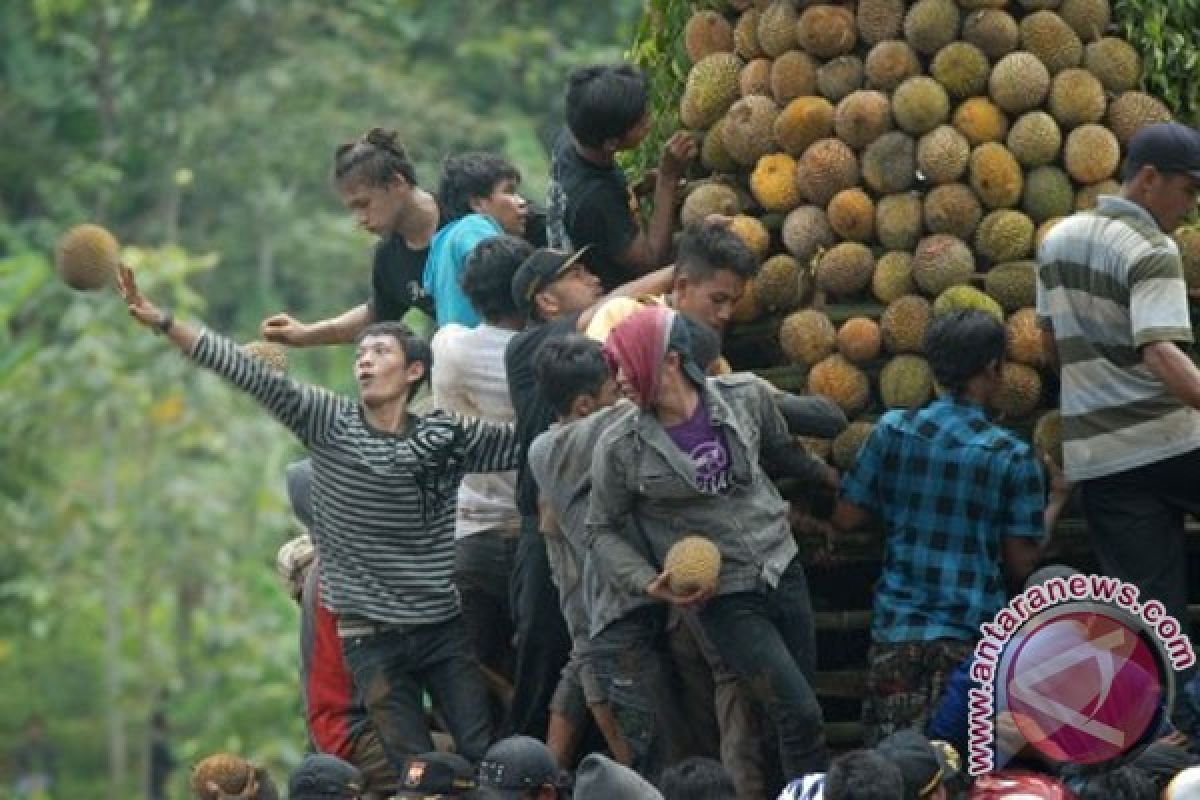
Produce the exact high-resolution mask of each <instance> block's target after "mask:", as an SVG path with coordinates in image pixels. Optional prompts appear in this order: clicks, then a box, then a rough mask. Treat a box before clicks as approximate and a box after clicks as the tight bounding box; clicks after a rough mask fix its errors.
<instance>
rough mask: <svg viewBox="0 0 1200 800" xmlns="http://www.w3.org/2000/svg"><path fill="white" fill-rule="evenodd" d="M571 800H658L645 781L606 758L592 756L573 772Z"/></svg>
mask: <svg viewBox="0 0 1200 800" xmlns="http://www.w3.org/2000/svg"><path fill="white" fill-rule="evenodd" d="M572 797H573V798H574V800H662V795H661V794H659V792H658V790H657V789H655V788H654V787H653V786H651V785H650V784H649V783H647V782H646V779H645V778H643V777H642V776H641V775H638V774H637V773H636V772H634V771H633V770H631V769H630V768H629V767H626V766H624V765H622V764H618V763H617V762H615V761H613V760H612V759H611V758H609V757H608V756H604V755H601V754H600V753H592V754H591V755H589V756H588V757H587V758H585V759H583V761H581V762H580V763H579V769H578V770H577V771H576V772H575V791H574V793H573V794H572Z"/></svg>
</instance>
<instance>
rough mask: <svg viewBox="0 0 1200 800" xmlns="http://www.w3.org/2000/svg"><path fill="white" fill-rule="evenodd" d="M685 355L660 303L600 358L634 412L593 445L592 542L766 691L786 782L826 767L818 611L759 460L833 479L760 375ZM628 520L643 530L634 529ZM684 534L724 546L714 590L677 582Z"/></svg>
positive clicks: (617, 334) (631, 587) (781, 506)
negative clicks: (816, 685) (674, 549)
mask: <svg viewBox="0 0 1200 800" xmlns="http://www.w3.org/2000/svg"><path fill="white" fill-rule="evenodd" d="M690 352H691V349H690V342H689V340H688V331H687V327H686V325H685V324H684V322H683V319H682V318H681V317H680V316H679V315H678V314H677V313H676V312H674V311H672V310H670V309H667V308H663V307H657V306H649V307H646V308H645V309H642V310H640V311H638V312H636V313H635V314H633V315H631V316H630V317H628V318H627V319H625V320H624V321H623V322H621V323H620V324H619V325H618V326H617V327H616V328H614V329H613V331H612V332H611V333H610V334H609V337H608V340H607V342H606V344H605V353H606V356H607V357H608V359H609V361H610V364H611V366H612V368H613V370H614V372H615V373H616V375H617V383H618V384H619V385H620V387H621V389H622V391H623V392H624V393H625V395H626V396H627V397H628V398H629V399H630V400H632V401H633V406H631V407H630V409H629V410H628V411H627V412H626V413H623V414H621V415H619V416H617V417H616V418H614V419H613V421H612V423H611V425H610V427H609V428H608V430H606V431H605V433H604V435H603V436H602V437H601V438H600V440H599V442H598V443H597V446H596V451H595V454H594V457H593V460H592V495H591V503H590V507H589V512H588V521H587V544H588V546H589V547H590V548H591V549H592V551H593V553H594V554H595V555H596V557H597V559H598V562H599V564H600V565H601V568H603V569H604V570H605V571H606V572H609V573H611V575H612V576H613V577H614V578H615V579H616V580H617V581H619V582H620V583H621V584H622V586H623V587H624V588H625V589H627V590H628V591H630V592H633V593H636V594H641V595H644V596H648V597H651V598H654V599H656V600H659V601H663V602H667V603H671V604H673V605H678V606H684V607H691V608H694V609H696V613H697V618H698V619H699V621H700V624H701V626H702V628H703V629H704V632H705V633H706V634H707V635H708V637H709V638H710V639H711V641H712V642H713V644H714V645H715V646H716V648H717V650H718V651H719V653H720V655H721V657H722V658H723V659H724V660H725V661H726V662H727V663H728V664H729V665H730V666H731V667H732V668H733V669H734V670H735V671H736V672H737V673H738V674H739V675H741V676H743V677H744V678H746V679H748V681H749V683H750V684H751V685H753V686H755V687H756V688H759V689H761V690H762V691H763V692H764V693H765V696H764V697H763V700H764V703H765V705H766V707H767V708H769V709H771V710H772V711H773V712H774V714H773V716H774V720H773V721H774V723H775V726H776V732H777V735H778V741H779V749H780V756H781V762H782V766H783V769H784V772H785V774H788V775H802V774H805V773H808V772H819V771H822V770H823V769H824V768H825V766H826V761H827V758H828V756H827V752H826V748H825V738H824V732H823V721H822V716H821V708H820V706H819V705H818V703H817V699H816V695H815V694H814V693H813V690H812V685H811V684H812V677H813V672H814V669H815V665H816V652H815V650H816V645H815V633H814V630H813V617H812V607H811V604H810V601H809V596H808V586H807V583H806V580H805V576H804V569H803V567H802V566H801V564H800V561H799V559H798V558H796V553H797V548H796V543H795V540H794V538H793V536H792V532H791V529H790V527H789V524H788V505H787V503H786V502H785V501H784V500H783V499H782V498H781V497H780V496H779V493H778V491H776V489H775V486H774V484H772V482H771V481H770V479H769V478H768V477H767V475H766V473H765V472H764V470H763V468H762V466H761V465H760V461H763V460H766V461H770V462H771V463H772V464H773V465H774V466H775V467H776V468H777V469H779V470H780V471H782V472H785V473H787V474H789V475H792V476H795V477H797V478H800V479H802V480H808V481H812V482H823V483H826V484H829V485H836V482H837V479H836V476H835V474H834V473H833V472H832V470H830V469H829V468H828V467H826V466H825V465H824V464H823V463H821V462H819V461H817V460H816V459H813V458H812V457H811V456H809V455H807V453H805V452H804V451H803V450H802V449H800V448H797V447H795V446H794V444H793V441H792V437H791V436H790V435H789V434H788V431H787V426H786V424H785V423H784V420H783V418H782V416H781V415H780V413H779V411H778V408H777V407H776V405H775V403H774V401H773V399H772V397H771V393H770V390H769V389H768V388H767V387H766V386H765V384H764V383H763V382H762V381H760V380H759V379H757V378H756V377H754V376H753V375H736V374H735V375H727V376H721V377H717V378H706V377H705V375H704V372H703V370H701V368H700V367H699V366H698V365H697V364H696V363H695V361H694V360H693V359H692V357H691V355H690ZM631 515H632V516H633V521H634V522H635V523H636V524H635V525H633V526H627V525H626V522H627V521H629V518H630V516H631ZM689 534H700V535H703V536H706V537H707V538H709V539H711V540H712V541H713V543H714V544H716V546H717V548H718V550H720V553H721V570H720V577H719V584H718V587H717V589H716V591H715V592H707V591H704V590H699V591H696V592H694V593H692V594H689V595H676V594H674V593H673V592H672V591H671V589H670V587H669V583H668V579H669V575H668V574H667V573H665V572H663V570H662V567H661V565H662V563H663V559H664V558H665V556H666V553H667V551H668V550H669V549H670V547H671V545H673V544H674V543H675V542H676V541H678V540H679V539H681V538H683V537H684V536H686V535H689ZM632 536H637V537H639V539H642V540H643V541H639V542H637V543H634V542H631V541H630V539H629V537H632ZM644 552H649V553H650V554H651V559H650V560H647V558H646V557H645V555H643V553H644Z"/></svg>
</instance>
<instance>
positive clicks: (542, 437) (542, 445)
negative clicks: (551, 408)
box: [526, 422, 564, 478]
mask: <svg viewBox="0 0 1200 800" xmlns="http://www.w3.org/2000/svg"><path fill="white" fill-rule="evenodd" d="M563 427H564V426H563V425H560V424H559V423H557V422H556V423H554V424H552V425H551V426H550V427H549V428H547V429H546V430H544V431H542V432H541V433H539V434H538V435H537V436H535V437H533V441H532V442H530V443H529V452H528V454H527V456H526V457H527V458H528V459H529V469H530V470H532V471H533V474H534V476H535V477H538V478H540V476H541V475H542V474H543V473H544V472H545V467H546V462H547V460H548V459H549V458H550V454H551V453H553V452H554V449H555V446H556V445H557V443H558V440H559V438H560V437H561V434H562V430H563Z"/></svg>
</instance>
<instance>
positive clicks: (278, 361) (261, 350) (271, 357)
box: [242, 340, 288, 372]
mask: <svg viewBox="0 0 1200 800" xmlns="http://www.w3.org/2000/svg"><path fill="white" fill-rule="evenodd" d="M242 350H244V351H245V352H246V353H248V354H250V355H252V356H254V357H255V358H258V359H261V360H262V361H265V362H266V364H267V366H269V367H271V368H272V369H274V370H278V371H279V372H286V371H287V365H288V358H287V350H286V349H284V347H283V345H281V344H276V343H275V342H264V341H261V340H255V341H253V342H246V343H245V344H244V345H242Z"/></svg>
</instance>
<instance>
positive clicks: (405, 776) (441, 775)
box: [395, 752, 475, 798]
mask: <svg viewBox="0 0 1200 800" xmlns="http://www.w3.org/2000/svg"><path fill="white" fill-rule="evenodd" d="M474 788H475V769H474V768H473V767H472V766H471V762H470V761H467V760H466V759H465V758H463V757H462V756H460V755H458V754H457V753H436V752H435V753H422V754H421V755H417V756H409V757H408V758H407V759H406V760H405V761H404V767H403V769H401V770H400V777H399V781H398V782H397V786H396V795H395V796H396V797H398V798H416V797H421V798H427V797H461V796H462V794H463V793H464V792H468V791H470V790H471V789H474Z"/></svg>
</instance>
